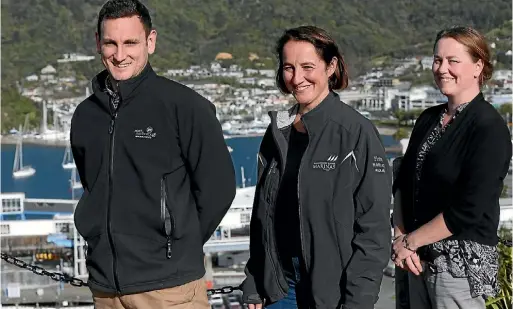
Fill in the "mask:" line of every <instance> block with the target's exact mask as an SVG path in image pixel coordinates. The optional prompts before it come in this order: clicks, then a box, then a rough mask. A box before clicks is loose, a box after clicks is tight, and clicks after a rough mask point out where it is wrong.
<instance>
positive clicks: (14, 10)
mask: <svg viewBox="0 0 513 309" xmlns="http://www.w3.org/2000/svg"><path fill="white" fill-rule="evenodd" d="M103 2H104V1H103V0H85V1H84V0H30V1H19V0H18V1H14V0H3V1H2V12H1V14H2V16H1V18H2V21H1V23H2V60H3V61H2V83H3V85H9V84H10V85H12V84H13V83H14V81H16V80H19V79H20V78H21V77H23V76H26V75H27V74H30V73H33V72H36V71H38V70H40V69H41V68H42V67H43V66H45V65H46V64H47V63H53V62H55V61H56V59H58V58H59V57H60V56H61V55H62V54H63V53H67V52H80V53H85V54H94V52H95V43H94V31H95V26H96V18H97V13H98V10H99V8H100V7H101V5H102V3H103ZM143 2H145V3H146V4H148V7H149V8H150V11H151V13H152V17H153V20H154V25H155V27H156V29H157V31H158V40H157V52H156V54H155V55H154V56H153V58H152V63H153V64H154V66H156V67H160V68H166V69H167V68H172V67H174V68H177V67H185V66H188V65H190V64H198V63H205V62H209V61H211V60H213V59H214V57H215V55H216V54H217V53H218V52H229V53H232V54H233V55H234V57H235V61H236V62H238V63H241V64H245V65H251V63H250V62H249V60H248V54H249V53H250V52H252V53H256V54H257V55H258V56H259V57H260V61H261V62H263V63H267V65H268V66H270V67H273V63H274V62H273V61H274V56H273V48H274V42H275V40H276V39H277V37H279V35H280V34H281V33H282V31H283V30H284V29H285V28H288V27H292V26H297V25H301V24H315V25H318V26H321V27H323V28H325V29H327V30H328V31H329V32H331V33H332V34H333V35H334V36H335V38H336V40H337V41H338V42H339V43H340V45H341V47H342V49H343V52H344V54H345V55H346V57H347V60H348V62H349V65H350V68H351V72H352V73H353V74H354V73H355V72H358V71H362V70H363V69H365V68H366V67H367V66H368V65H370V61H369V60H370V57H371V56H375V55H383V54H391V53H392V54H399V55H400V54H409V53H412V52H418V51H419V48H418V47H419V46H418V45H415V44H416V43H419V42H431V41H432V40H433V39H434V36H435V34H436V32H437V31H438V30H440V29H441V28H442V27H446V26H450V25H455V24H459V25H472V26H475V27H476V28H478V29H479V30H481V31H483V32H484V33H487V32H489V31H492V30H493V29H496V28H497V29H500V28H499V27H501V26H504V23H505V22H506V21H511V7H512V4H511V1H510V0H495V1H493V2H489V1H481V0H466V1H454V0H436V1H435V0H394V1H392V0H388V1H385V0H365V1H358V0H346V1H344V2H341V1H311V0H308V1H307V0H295V1H292V0H188V1H182V0H167V1H164V0H148V1H143ZM509 25H511V22H510V24H509ZM503 28H505V27H503ZM510 30H511V29H510ZM497 32H498V33H500V34H501V35H502V34H503V33H502V32H500V30H497ZM509 34H510V37H511V32H510V33H509ZM430 49H431V44H430V43H429V44H424V48H423V49H421V51H427V52H429V51H430ZM97 68H100V65H99V61H96V62H95V64H94V66H92V67H91V64H89V67H88V68H81V69H80V70H82V72H78V73H79V74H83V75H85V76H84V77H86V78H91V74H93V73H94V72H95V71H96V69H97Z"/></svg>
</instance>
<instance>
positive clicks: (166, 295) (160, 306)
mask: <svg viewBox="0 0 513 309" xmlns="http://www.w3.org/2000/svg"><path fill="white" fill-rule="evenodd" d="M91 292H92V293H93V300H94V308H95V309H147V308H148V309H210V304H209V303H208V297H207V286H206V283H205V280H204V279H199V280H196V281H192V282H189V283H186V284H184V285H180V286H177V287H173V288H167V289H162V290H155V291H149V292H144V293H138V294H130V295H123V296H119V295H116V294H110V293H103V292H99V291H94V290H92V291H91Z"/></svg>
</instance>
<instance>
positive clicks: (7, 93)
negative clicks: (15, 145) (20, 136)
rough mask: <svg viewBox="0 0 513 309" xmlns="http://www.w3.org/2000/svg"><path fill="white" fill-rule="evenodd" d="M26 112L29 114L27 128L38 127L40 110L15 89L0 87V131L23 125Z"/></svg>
mask: <svg viewBox="0 0 513 309" xmlns="http://www.w3.org/2000/svg"><path fill="white" fill-rule="evenodd" d="M26 114H29V123H28V129H34V128H37V127H39V122H40V119H41V112H40V111H39V109H38V108H37V107H36V104H35V103H34V102H33V101H31V100H30V99H28V98H26V97H24V96H22V95H21V94H20V93H19V92H18V91H17V90H16V89H13V88H4V87H2V118H1V119H2V133H7V132H8V131H9V130H11V129H18V128H19V126H20V125H22V126H23V125H24V122H25V115H26Z"/></svg>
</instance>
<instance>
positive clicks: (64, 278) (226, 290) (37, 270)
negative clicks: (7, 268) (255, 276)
mask: <svg viewBox="0 0 513 309" xmlns="http://www.w3.org/2000/svg"><path fill="white" fill-rule="evenodd" d="M0 258H1V259H2V260H4V261H6V262H7V263H9V264H12V265H14V266H17V267H19V268H23V269H27V270H30V271H31V272H33V273H34V274H36V275H40V276H48V277H50V278H51V279H52V280H54V281H58V282H64V283H69V284H71V285H72V286H76V287H81V286H88V285H87V282H84V281H83V280H81V279H78V278H75V277H71V276H69V275H67V274H64V273H59V272H50V271H47V270H45V269H44V268H42V267H39V266H36V265H31V264H28V263H26V262H24V261H22V260H20V259H17V258H15V257H14V256H11V255H8V254H7V253H3V252H2V253H0ZM236 290H240V287H233V286H225V287H222V288H220V289H208V290H207V295H213V294H230V293H233V292H234V291H236Z"/></svg>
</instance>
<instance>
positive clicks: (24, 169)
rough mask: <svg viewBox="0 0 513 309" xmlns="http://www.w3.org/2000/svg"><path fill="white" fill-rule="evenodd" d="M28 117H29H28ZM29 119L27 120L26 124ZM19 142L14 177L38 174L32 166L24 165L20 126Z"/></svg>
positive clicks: (13, 171)
mask: <svg viewBox="0 0 513 309" xmlns="http://www.w3.org/2000/svg"><path fill="white" fill-rule="evenodd" d="M27 116H28V115H27ZM27 119H28V117H26V118H25V123H26V122H27ZM18 134H19V137H18V142H17V143H16V152H15V154H14V164H13V167H12V177H13V178H15V179H20V178H27V177H30V176H32V175H34V174H35V173H36V169H35V168H33V167H31V166H28V165H27V166H24V165H23V130H22V128H21V125H20V131H19V133H18Z"/></svg>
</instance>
